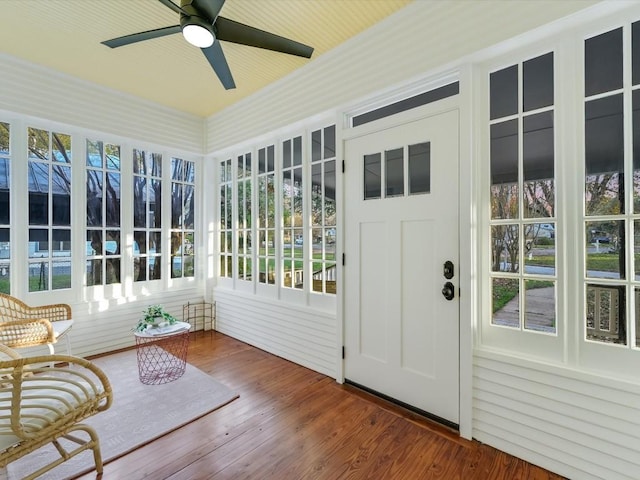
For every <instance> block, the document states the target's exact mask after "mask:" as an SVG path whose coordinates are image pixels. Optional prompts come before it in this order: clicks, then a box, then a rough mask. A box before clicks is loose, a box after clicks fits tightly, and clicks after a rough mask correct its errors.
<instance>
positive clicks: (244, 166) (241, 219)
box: [236, 153, 253, 281]
mask: <svg viewBox="0 0 640 480" xmlns="http://www.w3.org/2000/svg"><path fill="white" fill-rule="evenodd" d="M237 161H238V163H237V167H238V168H237V172H238V180H237V192H238V220H237V222H236V225H237V232H238V266H237V268H236V272H237V274H238V279H240V280H247V281H251V280H252V279H253V275H252V272H253V263H252V255H253V250H252V248H251V190H252V189H251V185H252V183H251V153H245V154H244V155H239V156H238V158H237Z"/></svg>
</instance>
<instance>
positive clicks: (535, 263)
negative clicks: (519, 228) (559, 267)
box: [523, 223, 556, 275]
mask: <svg viewBox="0 0 640 480" xmlns="http://www.w3.org/2000/svg"><path fill="white" fill-rule="evenodd" d="M523 230H524V239H525V240H524V248H525V257H524V271H525V273H531V274H534V275H555V274H556V248H555V240H556V239H555V224H554V223H528V224H525V225H523Z"/></svg>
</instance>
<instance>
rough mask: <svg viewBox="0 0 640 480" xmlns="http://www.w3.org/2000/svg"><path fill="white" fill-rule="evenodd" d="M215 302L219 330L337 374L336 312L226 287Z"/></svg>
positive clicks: (296, 360)
mask: <svg viewBox="0 0 640 480" xmlns="http://www.w3.org/2000/svg"><path fill="white" fill-rule="evenodd" d="M215 304H216V330H217V331H219V332H222V333H225V334H227V335H230V336H232V337H234V338H237V339H239V340H242V341H244V342H246V343H249V344H251V345H255V346H256V347H258V348H262V349H263V350H266V351H268V352H270V353H273V354H275V355H278V356H280V357H283V358H286V359H287V360H291V361H292V362H296V363H298V364H300V365H303V366H305V367H308V368H310V369H312V370H315V371H317V372H320V373H324V374H326V375H329V376H332V377H335V376H336V371H337V361H338V360H337V359H338V350H337V348H338V347H337V346H336V316H335V314H333V313H329V312H326V311H322V310H315V309H311V308H305V307H302V306H300V305H294V304H287V303H284V302H279V301H276V300H271V299H268V298H261V297H259V296H256V295H252V294H246V293H240V292H236V291H234V290H229V289H223V288H219V289H216V290H215Z"/></svg>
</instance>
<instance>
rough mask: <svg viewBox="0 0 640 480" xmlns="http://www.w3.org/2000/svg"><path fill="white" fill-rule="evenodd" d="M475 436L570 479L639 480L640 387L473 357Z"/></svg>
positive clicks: (509, 359) (507, 359)
mask: <svg viewBox="0 0 640 480" xmlns="http://www.w3.org/2000/svg"><path fill="white" fill-rule="evenodd" d="M473 397H474V410H473V431H474V436H475V437H476V438H477V439H478V440H481V441H483V442H485V443H488V444H490V445H493V446H495V447H497V448H499V449H500V450H504V451H506V452H508V453H511V454H513V455H516V456H518V457H521V458H525V459H527V460H529V461H531V462H532V463H535V464H538V465H542V466H544V467H546V468H548V469H551V470H553V471H555V472H558V473H560V474H562V475H564V476H566V477H568V478H572V479H581V480H582V479H584V480H587V479H606V480H618V479H619V480H637V479H638V478H639V476H638V472H639V471H640V384H639V383H630V382H621V381H616V380H612V379H608V378H606V377H604V376H596V375H593V374H585V373H583V372H579V371H576V370H571V369H568V368H562V367H558V366H551V365H543V364H540V363H533V362H527V361H524V360H522V359H519V358H516V357H513V356H507V355H504V354H496V353H488V352H483V351H478V352H476V355H475V361H474V389H473Z"/></svg>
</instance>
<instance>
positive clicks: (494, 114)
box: [489, 65, 518, 120]
mask: <svg viewBox="0 0 640 480" xmlns="http://www.w3.org/2000/svg"><path fill="white" fill-rule="evenodd" d="M489 88H490V111H491V113H490V118H491V120H494V119H496V118H502V117H506V116H508V115H515V114H516V113H518V66H517V65H513V66H512V67H508V68H505V69H503V70H499V71H497V72H494V73H492V74H491V75H490V87H489Z"/></svg>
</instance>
